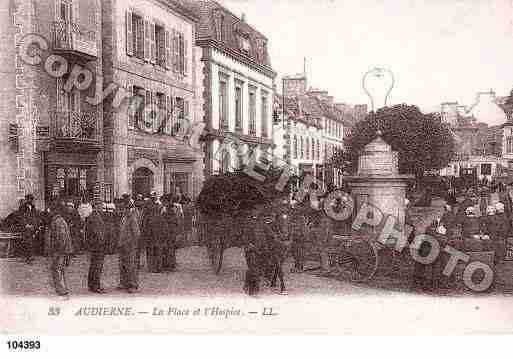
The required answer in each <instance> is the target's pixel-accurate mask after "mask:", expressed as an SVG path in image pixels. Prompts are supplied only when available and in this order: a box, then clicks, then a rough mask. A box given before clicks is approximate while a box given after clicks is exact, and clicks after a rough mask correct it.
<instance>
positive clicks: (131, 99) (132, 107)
mask: <svg viewBox="0 0 513 359" xmlns="http://www.w3.org/2000/svg"><path fill="white" fill-rule="evenodd" d="M128 93H129V94H130V97H129V100H128V107H127V115H128V128H134V122H135V105H134V103H135V94H134V86H132V85H130V86H128Z"/></svg>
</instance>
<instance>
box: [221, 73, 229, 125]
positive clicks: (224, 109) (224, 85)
mask: <svg viewBox="0 0 513 359" xmlns="http://www.w3.org/2000/svg"><path fill="white" fill-rule="evenodd" d="M219 127H220V128H221V129H228V82H227V79H225V78H223V79H221V81H219Z"/></svg>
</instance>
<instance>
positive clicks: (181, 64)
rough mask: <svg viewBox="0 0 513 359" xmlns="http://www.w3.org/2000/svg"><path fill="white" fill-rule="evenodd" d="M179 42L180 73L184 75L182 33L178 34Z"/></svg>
mask: <svg viewBox="0 0 513 359" xmlns="http://www.w3.org/2000/svg"><path fill="white" fill-rule="evenodd" d="M179 42H180V73H181V74H182V75H183V74H184V55H185V49H184V38H183V33H180V35H179Z"/></svg>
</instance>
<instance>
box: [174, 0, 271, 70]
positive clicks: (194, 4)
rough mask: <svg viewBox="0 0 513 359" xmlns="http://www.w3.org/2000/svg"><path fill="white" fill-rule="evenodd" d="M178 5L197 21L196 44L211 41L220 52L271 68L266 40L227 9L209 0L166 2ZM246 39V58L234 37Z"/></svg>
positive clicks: (175, 0)
mask: <svg viewBox="0 0 513 359" xmlns="http://www.w3.org/2000/svg"><path fill="white" fill-rule="evenodd" d="M169 1H173V2H178V3H180V4H181V5H182V6H183V7H185V8H187V9H188V10H189V11H191V12H193V13H194V14H195V15H196V16H197V17H198V18H199V21H198V22H197V27H196V41H197V42H202V41H213V42H214V43H215V45H216V47H219V48H220V49H221V50H225V51H230V52H235V53H236V54H237V55H238V56H242V57H246V58H250V59H251V60H252V61H253V62H255V63H256V64H258V65H261V66H264V67H267V68H268V69H271V61H270V57H269V54H268V51H267V37H265V36H264V35H263V34H262V33H260V32H259V31H257V30H256V29H255V28H254V27H252V26H251V25H249V24H248V23H247V22H245V21H243V20H242V19H240V18H239V17H238V16H236V15H234V14H233V13H232V12H231V11H230V10H228V9H227V8H225V7H224V6H222V5H220V4H219V3H217V2H216V1H213V0H169ZM239 36H242V37H245V38H247V39H248V40H249V42H250V44H251V50H250V53H249V55H248V54H247V53H245V52H243V50H241V49H240V44H239V39H238V37H239Z"/></svg>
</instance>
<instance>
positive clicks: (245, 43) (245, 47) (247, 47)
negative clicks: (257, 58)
mask: <svg viewBox="0 0 513 359" xmlns="http://www.w3.org/2000/svg"><path fill="white" fill-rule="evenodd" d="M239 47H240V49H241V50H242V51H244V52H245V53H246V54H247V55H249V54H250V53H251V43H250V42H249V39H248V38H247V37H244V36H241V35H239Z"/></svg>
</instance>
